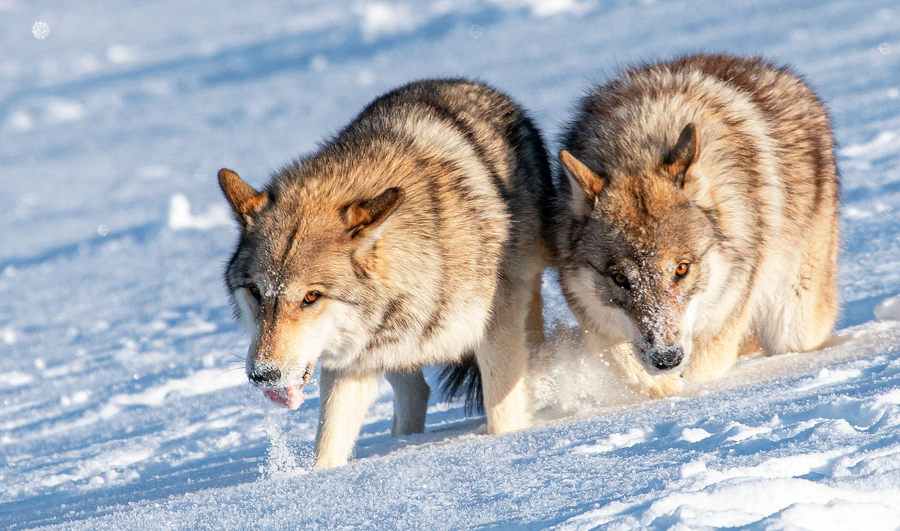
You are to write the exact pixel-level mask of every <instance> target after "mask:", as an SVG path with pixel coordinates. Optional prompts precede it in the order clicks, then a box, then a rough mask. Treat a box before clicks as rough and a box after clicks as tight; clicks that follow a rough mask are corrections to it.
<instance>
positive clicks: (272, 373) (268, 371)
mask: <svg viewBox="0 0 900 531" xmlns="http://www.w3.org/2000/svg"><path fill="white" fill-rule="evenodd" d="M247 378H248V379H249V380H250V381H251V382H253V385H255V386H257V387H260V388H263V389H266V388H269V387H274V386H276V384H278V382H279V381H280V380H281V371H280V370H279V369H278V368H277V367H272V366H271V365H257V366H256V367H254V368H253V370H252V371H250V372H249V373H248V374H247Z"/></svg>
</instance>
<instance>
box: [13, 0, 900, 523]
mask: <svg viewBox="0 0 900 531" xmlns="http://www.w3.org/2000/svg"><path fill="white" fill-rule="evenodd" d="M898 36H900V7H898V5H897V4H896V2H893V1H888V0H881V1H876V0H842V1H841V0H837V1H831V2H813V1H804V0H800V1H795V2H781V1H777V0H763V1H758V2H733V3H732V2H717V1H711V0H699V1H696V2H688V1H682V0H640V1H637V0H610V1H604V2H600V1H592V0H494V1H488V0H471V1H461V2H452V1H447V0H433V1H430V2H419V3H413V2H394V1H364V0H359V1H357V0H354V1H331V2H313V1H308V0H292V1H261V2H253V3H247V2H236V1H234V0H220V1H217V2H210V1H208V0H204V1H196V2H180V1H175V0H157V1H154V2H118V1H112V0H84V1H81V2H68V3H60V2H55V1H51V0H0V49H2V50H4V51H5V53H3V54H0V175H2V176H0V192H2V193H0V235H2V236H0V401H2V405H0V528H9V529H26V528H44V529H140V530H144V529H146V528H148V527H149V528H154V529H247V528H252V529H279V528H282V529H296V528H329V529H331V528H372V527H378V528H397V529H405V528H414V529H482V528H494V527H507V528H526V529H538V528H556V529H594V528H600V529H712V528H739V529H841V530H846V529H865V530H878V529H897V528H898V527H900V323H898V320H900V302H898V300H900V299H898V296H900V217H898V212H900V41H898V38H900V37H898ZM41 37H43V38H41ZM693 51H727V52H732V53H746V54H754V53H762V54H764V55H766V56H767V57H769V58H771V59H773V60H775V61H778V62H785V63H790V64H792V65H794V66H795V67H796V68H797V70H799V71H800V72H802V73H803V74H804V75H805V76H806V78H807V79H808V81H809V82H810V83H811V84H812V85H813V86H814V87H815V88H816V89H817V91H818V93H819V94H820V95H821V96H822V97H823V98H824V99H825V100H826V101H827V102H828V103H829V105H830V108H831V110H832V114H833V117H834V123H835V134H836V138H837V140H838V142H839V144H840V146H842V147H841V148H840V150H839V159H840V160H839V162H840V166H841V169H842V176H843V201H844V204H843V207H842V228H843V254H842V256H841V264H840V288H841V297H842V300H843V308H844V310H843V313H842V316H841V318H840V320H839V323H838V332H836V333H835V336H834V339H833V340H832V342H831V343H830V344H829V345H828V346H827V348H824V349H823V350H821V351H820V352H816V353H810V354H803V355H799V354H792V355H786V356H782V357H777V358H766V359H751V360H746V361H743V362H741V364H740V365H739V366H738V367H736V368H735V370H734V371H733V372H732V373H731V374H730V375H729V376H728V377H727V378H724V379H722V380H719V381H715V382H707V383H703V384H698V383H692V384H690V385H688V386H687V388H686V389H685V392H684V394H683V395H682V396H680V397H675V398H669V399H665V400H656V401H645V400H641V399H639V398H638V397H636V396H634V395H633V394H632V393H630V392H629V391H628V390H626V389H624V388H623V387H622V386H621V385H620V384H618V383H617V382H616V381H615V380H614V379H613V378H612V377H611V376H610V374H609V372H608V370H607V367H606V366H605V365H604V363H603V361H602V360H599V359H589V358H586V357H584V356H583V355H582V349H583V347H582V345H581V343H580V339H579V333H578V331H577V329H576V328H574V325H573V321H572V318H571V315H570V314H569V313H568V311H567V310H566V308H565V304H564V302H563V301H562V298H561V297H560V294H559V288H558V286H557V285H556V283H555V281H554V276H553V274H552V273H548V274H547V276H546V282H545V290H544V291H545V295H546V297H547V299H548V306H547V309H546V314H547V315H546V316H547V318H548V321H549V323H550V324H549V327H550V328H549V331H550V332H551V341H550V342H549V343H548V344H547V345H545V346H544V347H543V348H542V349H540V350H539V351H537V352H535V353H534V366H533V369H534V370H533V373H532V382H531V389H532V391H533V394H534V396H535V400H536V403H537V404H538V405H539V406H540V408H541V409H540V411H539V419H540V421H541V424H540V425H539V426H538V427H535V428H533V429H530V430H526V431H523V432H521V433H515V434H510V435H504V436H498V437H487V436H483V435H479V434H478V433H479V428H480V426H481V425H482V424H483V418H477V417H468V416H466V414H465V413H464V411H463V410H462V408H461V407H460V405H459V404H455V403H446V402H444V401H443V400H442V399H441V398H440V397H438V396H434V397H433V398H432V403H431V404H430V408H429V418H428V426H427V431H426V433H425V434H423V435H417V436H411V437H404V438H401V439H399V440H397V439H393V440H392V439H391V438H390V435H389V434H390V423H391V420H390V419H391V393H390V388H389V386H387V385H386V384H385V385H384V386H383V393H382V396H381V398H380V399H379V401H378V402H377V403H376V405H375V406H374V407H373V408H372V410H371V411H370V413H369V415H368V417H367V419H366V424H365V426H364V428H363V431H362V434H361V437H360V440H359V443H358V449H357V454H356V458H355V459H354V460H352V461H351V462H350V464H349V465H347V466H346V467H343V468H340V469H336V470H329V471H325V472H319V473H312V472H310V471H309V468H310V465H311V463H312V440H313V438H314V434H315V425H316V411H317V405H318V404H317V403H318V397H317V393H316V388H315V386H311V387H312V389H311V390H310V393H309V394H308V396H307V403H306V404H304V406H303V407H301V408H300V410H298V411H297V412H287V411H283V410H279V409H278V408H277V406H273V405H270V404H268V403H267V402H266V401H265V400H264V399H263V398H262V397H261V395H260V393H259V392H257V391H254V390H252V389H250V388H249V386H248V385H247V384H246V380H245V377H244V375H243V372H242V371H243V363H242V360H243V356H244V354H245V349H246V347H247V339H246V338H245V337H243V336H242V334H241V333H240V331H239V329H238V327H237V326H236V324H235V323H234V322H233V319H232V316H231V309H230V307H229V306H228V304H227V300H226V297H225V292H224V289H223V287H222V281H221V273H222V268H223V265H224V261H225V260H226V259H227V257H228V256H229V253H230V251H231V249H232V246H233V244H234V240H235V237H236V227H235V225H234V224H233V223H231V222H230V221H229V220H228V215H227V214H228V211H227V207H226V206H225V202H224V201H223V199H222V197H221V196H220V193H219V191H218V187H217V185H216V182H215V175H216V172H217V171H218V169H219V168H221V167H223V166H226V167H230V168H233V169H235V170H236V171H238V172H239V173H240V174H241V175H242V176H243V177H244V178H245V179H247V180H248V181H249V182H250V183H251V184H255V185H261V184H262V183H264V182H265V181H266V180H267V177H268V175H269V173H270V172H271V171H272V170H273V169H275V168H278V167H280V166H281V165H283V164H284V163H286V162H287V161H289V160H290V159H291V158H293V157H295V156H297V155H299V154H301V153H304V152H308V151H309V150H312V149H314V147H315V144H316V142H317V141H318V140H319V139H321V138H323V137H324V136H326V135H328V134H330V133H332V132H334V131H336V130H337V129H338V128H339V127H340V126H342V125H343V124H345V123H346V122H347V121H348V120H350V119H351V118H352V117H353V116H354V114H355V113H356V112H358V110H359V109H361V108H362V106H363V105H364V104H365V103H367V102H368V101H370V100H371V99H372V98H374V97H375V96H377V95H378V94H380V93H382V92H384V91H386V90H389V89H390V88H392V87H395V86H398V85H400V84H403V83H406V82H408V81H411V80H414V79H417V78H423V77H433V76H456V75H464V76H470V77H477V78H479V79H482V80H485V81H487V82H489V83H491V84H494V85H496V86H498V87H501V88H503V89H504V90H506V91H507V92H508V93H510V94H511V95H513V96H514V97H515V98H516V99H518V100H519V101H520V102H521V103H522V104H524V105H525V106H527V107H528V108H529V109H530V110H531V113H532V116H533V117H534V118H535V119H536V120H537V122H538V123H539V124H540V125H541V126H542V128H543V130H544V131H545V133H546V135H547V137H548V138H549V139H550V140H551V147H552V150H553V151H555V144H554V142H553V139H554V138H555V135H556V134H557V133H558V131H559V129H558V124H560V123H561V122H562V121H563V120H564V119H565V118H566V116H567V113H569V112H570V111H571V109H572V104H573V101H574V100H575V99H576V98H577V97H578V96H579V95H580V94H581V93H582V92H583V91H584V90H585V89H586V88H587V87H588V86H590V84H591V83H592V82H596V81H600V80H603V79H605V78H606V77H607V76H608V75H609V74H610V73H611V72H614V71H615V69H616V67H617V66H619V65H622V64H626V63H629V62H633V61H637V60H642V59H652V58H668V57H672V56H674V55H676V54H680V53H686V52H693ZM433 375H434V373H433V371H432V372H429V373H428V376H429V378H432V377H433ZM435 395H437V394H436V393H435Z"/></svg>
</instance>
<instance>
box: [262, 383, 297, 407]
mask: <svg viewBox="0 0 900 531" xmlns="http://www.w3.org/2000/svg"><path fill="white" fill-rule="evenodd" d="M264 394H265V395H266V398H268V399H269V400H271V401H272V402H275V403H276V404H278V405H281V406H284V407H286V408H288V409H297V408H298V407H300V404H302V403H303V391H301V390H300V388H299V387H297V386H296V385H289V386H287V387H283V388H281V389H270V390H268V391H266V392H265V393H264Z"/></svg>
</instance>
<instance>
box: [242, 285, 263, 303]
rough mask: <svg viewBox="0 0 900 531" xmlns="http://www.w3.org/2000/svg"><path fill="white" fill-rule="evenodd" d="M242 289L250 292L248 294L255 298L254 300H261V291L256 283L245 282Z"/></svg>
mask: <svg viewBox="0 0 900 531" xmlns="http://www.w3.org/2000/svg"><path fill="white" fill-rule="evenodd" d="M244 289H245V290H247V291H249V292H250V295H251V296H252V297H253V298H254V299H256V302H257V303H258V302H262V293H260V292H259V288H258V287H257V286H256V284H247V285H246V286H244Z"/></svg>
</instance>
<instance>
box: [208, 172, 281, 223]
mask: <svg viewBox="0 0 900 531" xmlns="http://www.w3.org/2000/svg"><path fill="white" fill-rule="evenodd" d="M219 186H220V187H221V188H222V192H224V193H225V198H226V199H228V203H230V204H231V210H232V211H234V217H235V218H237V220H238V221H239V222H240V224H241V226H243V227H244V228H246V227H247V225H249V224H250V222H251V221H252V220H253V217H254V216H256V214H258V213H259V211H260V210H262V208H263V207H264V206H266V203H268V202H269V194H268V193H266V192H257V191H256V190H254V189H253V187H252V186H250V185H249V184H247V183H245V182H244V181H242V180H241V178H240V177H238V174H236V173H234V172H233V171H231V170H229V169H226V168H222V169H221V170H219Z"/></svg>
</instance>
